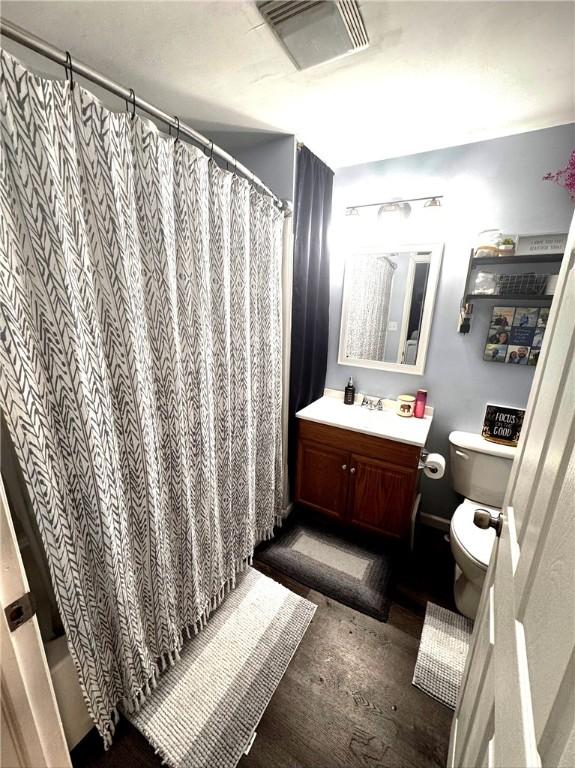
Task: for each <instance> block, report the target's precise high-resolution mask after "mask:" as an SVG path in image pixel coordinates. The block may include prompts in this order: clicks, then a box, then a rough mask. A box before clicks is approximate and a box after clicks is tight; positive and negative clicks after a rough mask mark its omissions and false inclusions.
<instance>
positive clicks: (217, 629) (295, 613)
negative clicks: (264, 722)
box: [126, 568, 316, 768]
mask: <svg viewBox="0 0 575 768" xmlns="http://www.w3.org/2000/svg"><path fill="white" fill-rule="evenodd" d="M315 609H316V606H315V605H313V604H312V603H310V602H309V601H307V600H305V599H304V598H302V597H299V595H295V594H294V593H293V592H290V591H289V590H288V589H286V588H285V587H283V586H282V585H281V584H278V583H277V582H275V581H273V580H272V579H270V578H268V577H267V576H264V575H263V574H261V573H259V572H258V571H256V570H254V569H253V568H248V569H247V570H246V572H245V574H243V576H242V577H241V578H240V579H239V580H238V583H237V586H236V588H235V589H234V590H233V591H232V592H231V593H230V594H229V595H228V597H227V598H226V599H225V601H224V602H223V603H222V605H221V606H220V607H219V608H218V609H217V611H216V612H215V613H214V614H213V615H212V617H211V619H210V621H209V622H208V624H207V626H206V627H205V629H204V630H203V631H202V632H200V633H199V634H198V635H196V636H195V637H194V638H193V639H192V640H190V641H188V642H187V643H185V644H184V647H183V648H182V650H181V651H180V661H179V662H178V663H176V664H175V665H174V666H173V667H171V668H169V669H168V670H167V671H166V672H165V673H164V675H162V677H161V678H160V680H159V681H158V684H157V687H156V689H155V690H154V691H152V693H151V695H150V696H149V697H148V698H147V699H146V700H145V702H144V703H143V704H142V707H141V709H140V711H139V712H134V713H131V714H127V715H126V716H127V717H128V718H129V720H131V722H132V723H133V724H134V725H135V727H136V728H137V729H138V730H139V731H140V732H141V733H142V734H143V735H144V736H145V737H146V739H147V740H148V741H149V742H150V744H151V745H152V746H153V747H154V749H155V750H156V752H157V753H158V754H159V755H160V757H161V758H162V759H163V760H164V762H165V763H166V764H167V765H169V766H171V767H172V768H216V766H217V768H234V766H236V765H237V763H238V762H239V760H240V758H241V756H242V754H243V753H244V751H245V749H246V748H247V746H248V745H249V743H250V740H251V738H252V735H253V733H254V730H255V728H256V726H257V724H258V723H259V721H260V718H261V716H262V715H263V713H264V710H265V708H266V707H267V705H268V703H269V700H270V699H271V697H272V694H273V692H274V691H275V689H276V687H277V685H278V683H279V682H280V680H281V678H282V675H283V674H284V672H285V671H286V669H287V666H288V664H289V662H290V660H291V658H292V656H293V655H294V653H295V651H296V650H297V647H298V645H299V644H300V642H301V640H302V638H303V636H304V634H305V631H306V629H307V628H308V626H309V623H310V621H311V620H312V618H313V615H314V613H315Z"/></svg>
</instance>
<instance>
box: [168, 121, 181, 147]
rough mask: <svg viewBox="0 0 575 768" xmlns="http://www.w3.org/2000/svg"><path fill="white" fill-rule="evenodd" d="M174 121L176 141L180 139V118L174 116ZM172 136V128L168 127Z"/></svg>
mask: <svg viewBox="0 0 575 768" xmlns="http://www.w3.org/2000/svg"><path fill="white" fill-rule="evenodd" d="M174 120H175V121H176V141H178V139H179V138H180V118H179V117H178V116H177V115H174ZM171 135H172V126H171V125H170V136H171Z"/></svg>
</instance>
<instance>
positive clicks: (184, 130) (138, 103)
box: [0, 17, 286, 209]
mask: <svg viewBox="0 0 575 768" xmlns="http://www.w3.org/2000/svg"><path fill="white" fill-rule="evenodd" d="M0 35H5V36H6V37H8V38H9V39H10V40H14V42H16V43H20V45H23V46H25V47H26V48H30V49H31V50H32V51H35V52H36V53H39V54H41V55H42V56H45V57H46V58H47V59H51V60H52V61H54V62H56V64H60V65H61V66H63V67H66V66H68V68H70V69H71V71H72V73H73V74H75V75H80V76H81V77H83V78H85V79H86V80H90V81H91V82H93V83H96V85H99V86H101V87H102V88H104V89H105V90H107V91H110V93H113V94H114V95H115V96H119V97H120V98H122V99H124V101H126V102H129V103H130V104H133V105H134V107H137V108H138V109H141V110H142V111H144V112H147V113H148V114H150V115H153V116H154V117H156V118H157V119H158V120H160V121H161V122H162V123H166V124H167V125H169V126H171V127H172V128H174V130H175V131H176V135H177V136H178V135H180V134H183V135H184V136H187V137H188V138H190V139H193V141H195V142H196V143H197V144H199V145H200V146H202V147H203V148H204V149H209V150H210V155H212V154H214V155H217V156H218V157H219V158H220V159H221V160H224V161H225V162H226V163H228V164H229V165H232V166H233V167H234V171H238V172H239V173H241V174H242V176H245V177H246V179H248V180H249V181H251V182H252V183H253V184H255V185H256V186H257V187H259V188H260V189H261V190H262V191H263V192H265V193H266V194H267V195H269V196H270V197H271V198H272V200H273V201H274V203H276V205H278V206H279V207H280V208H281V209H285V207H286V206H285V205H284V203H283V201H282V200H280V199H279V197H277V196H276V195H274V193H273V192H272V191H271V189H270V188H269V187H268V186H266V185H265V184H264V183H263V181H262V180H261V179H260V178H258V177H257V176H256V175H255V174H254V173H252V172H251V171H250V170H249V168H246V167H245V165H243V164H242V163H240V162H239V161H238V160H236V158H235V157H233V156H232V155H230V154H229V153H228V152H226V151H225V149H222V148H221V147H219V146H218V145H217V144H215V143H214V142H213V141H211V140H210V139H207V138H206V137H205V136H203V135H202V134H201V133H199V132H198V131H196V130H195V129H194V128H192V127H191V125H187V124H186V123H184V122H182V121H181V120H180V119H179V118H178V117H177V116H174V117H172V116H171V115H168V113H167V112H164V111H163V110H161V109H158V107H155V106H154V105H153V104H150V103H149V102H147V101H144V99H141V98H140V97H139V96H136V95H135V93H134V91H133V90H131V89H130V88H124V86H123V85H120V83H117V82H116V81H115V80H111V79H110V78H109V77H106V75H102V74H100V72H97V71H96V70H95V69H92V67H89V66H88V65H86V64H83V63H82V62H81V61H77V60H75V59H72V58H71V57H70V54H69V53H68V52H67V51H61V50H60V49H59V48H56V47H55V46H54V45H51V44H50V43H47V42H46V41H45V40H42V39H41V38H40V37H37V36H36V35H34V34H32V33H31V32H28V31H27V30H25V29H23V28H22V27H19V26H18V25H17V24H13V23H12V22H11V21H8V19H5V18H2V17H0Z"/></svg>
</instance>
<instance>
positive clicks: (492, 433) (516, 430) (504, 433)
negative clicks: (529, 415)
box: [481, 404, 525, 445]
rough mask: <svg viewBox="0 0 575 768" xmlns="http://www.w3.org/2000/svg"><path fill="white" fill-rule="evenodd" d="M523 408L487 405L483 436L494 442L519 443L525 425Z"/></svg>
mask: <svg viewBox="0 0 575 768" xmlns="http://www.w3.org/2000/svg"><path fill="white" fill-rule="evenodd" d="M524 415H525V411H524V410H523V408H509V407H508V406H506V405H489V404H488V405H487V407H486V409H485V418H484V419H483V429H482V431H481V436H482V437H484V438H485V439H486V440H491V442H493V443H503V444H504V445H517V441H518V440H519V435H520V433H521V427H522V426H523V416H524Z"/></svg>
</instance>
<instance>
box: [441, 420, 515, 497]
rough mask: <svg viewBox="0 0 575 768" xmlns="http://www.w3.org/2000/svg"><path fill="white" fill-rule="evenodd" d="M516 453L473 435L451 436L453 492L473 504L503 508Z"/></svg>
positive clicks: (450, 451)
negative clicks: (473, 502)
mask: <svg viewBox="0 0 575 768" xmlns="http://www.w3.org/2000/svg"><path fill="white" fill-rule="evenodd" d="M516 450H517V449H516V448H512V447H511V446H509V445H499V444H498V443H491V442H489V440H485V438H483V437H481V435H477V434H475V433H473V432H452V433H451V434H450V435H449V458H450V468H451V482H452V485H453V488H454V489H455V490H456V491H457V493H460V494H461V495H462V496H465V498H467V499H471V500H472V501H477V502H479V503H480V504H486V505H487V506H489V507H501V506H502V505H503V497H504V496H505V489H506V488H507V480H508V479H509V473H510V472H511V465H512V464H513V459H514V457H515V451H516Z"/></svg>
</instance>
